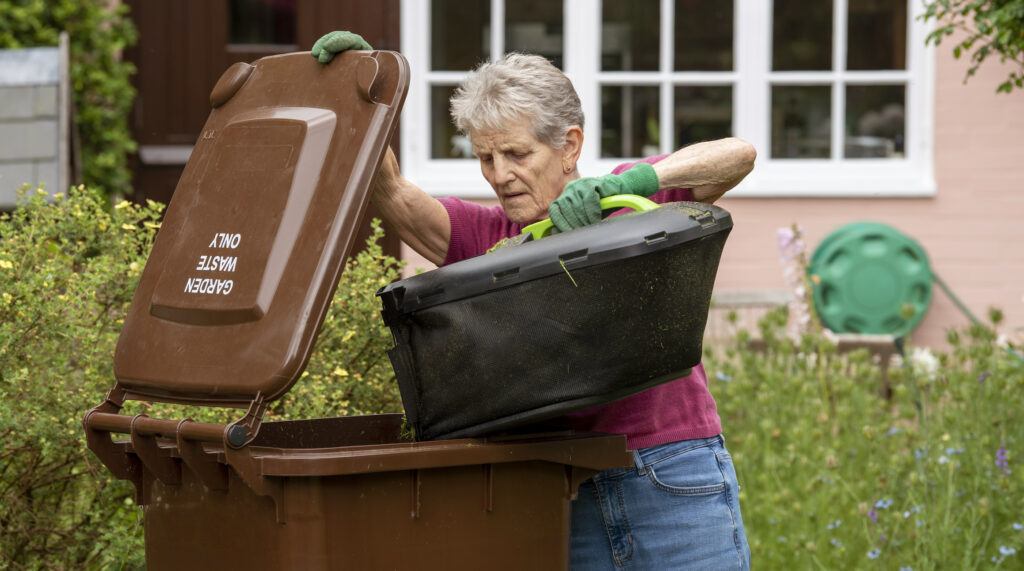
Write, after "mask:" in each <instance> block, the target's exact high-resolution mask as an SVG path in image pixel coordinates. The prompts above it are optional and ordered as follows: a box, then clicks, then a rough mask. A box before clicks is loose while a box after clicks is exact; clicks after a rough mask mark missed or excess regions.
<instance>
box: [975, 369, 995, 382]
mask: <svg viewBox="0 0 1024 571" xmlns="http://www.w3.org/2000/svg"><path fill="white" fill-rule="evenodd" d="M991 376H992V373H991V372H989V371H983V372H982V373H981V374H980V375H978V384H979V385H984V384H985V379H987V378H989V377H991Z"/></svg>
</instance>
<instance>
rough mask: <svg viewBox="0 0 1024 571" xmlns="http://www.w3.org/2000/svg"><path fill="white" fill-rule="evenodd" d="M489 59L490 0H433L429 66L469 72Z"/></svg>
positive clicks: (435, 68)
mask: <svg viewBox="0 0 1024 571" xmlns="http://www.w3.org/2000/svg"><path fill="white" fill-rule="evenodd" d="M490 57H491V0H433V1H432V3H431V6H430V67H431V69H434V70H436V71H468V70H470V69H473V68H474V67H476V65H477V64H479V63H480V62H483V61H487V60H488V59H490Z"/></svg>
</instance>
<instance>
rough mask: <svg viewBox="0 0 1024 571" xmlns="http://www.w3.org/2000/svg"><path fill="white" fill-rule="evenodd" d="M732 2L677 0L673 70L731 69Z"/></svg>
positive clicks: (721, 0)
mask: <svg viewBox="0 0 1024 571" xmlns="http://www.w3.org/2000/svg"><path fill="white" fill-rule="evenodd" d="M732 31H733V2H732V1H731V0H676V20H675V69H676V71H732V44H733V37H732Z"/></svg>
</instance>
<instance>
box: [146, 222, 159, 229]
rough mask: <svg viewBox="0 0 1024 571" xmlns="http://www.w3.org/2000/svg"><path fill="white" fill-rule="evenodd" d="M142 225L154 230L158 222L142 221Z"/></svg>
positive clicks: (157, 226)
mask: <svg viewBox="0 0 1024 571" xmlns="http://www.w3.org/2000/svg"><path fill="white" fill-rule="evenodd" d="M142 225H143V226H145V227H146V228H150V229H152V230H156V229H157V228H159V227H160V223H159V222H143V223H142Z"/></svg>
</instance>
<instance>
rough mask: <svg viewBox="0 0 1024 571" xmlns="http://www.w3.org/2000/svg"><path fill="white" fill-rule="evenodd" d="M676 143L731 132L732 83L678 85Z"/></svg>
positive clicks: (676, 144) (726, 135)
mask: <svg viewBox="0 0 1024 571" xmlns="http://www.w3.org/2000/svg"><path fill="white" fill-rule="evenodd" d="M674 115H675V146H676V147H685V146H686V145H690V144H693V143H699V142H701V141H713V140H715V139H721V138H724V137H728V136H730V135H732V86H730V85H713V86H712V85H707V86H705V85H679V86H676V102H675V110H674Z"/></svg>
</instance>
